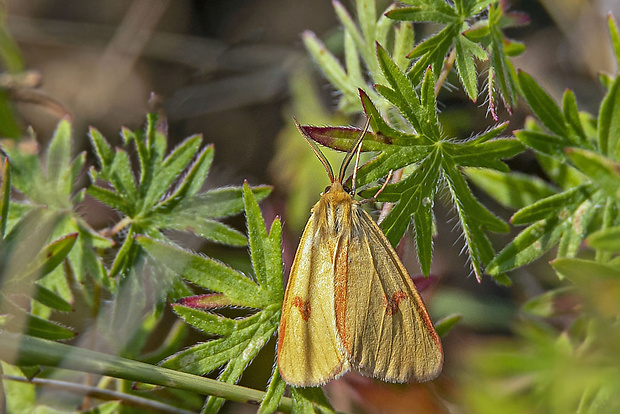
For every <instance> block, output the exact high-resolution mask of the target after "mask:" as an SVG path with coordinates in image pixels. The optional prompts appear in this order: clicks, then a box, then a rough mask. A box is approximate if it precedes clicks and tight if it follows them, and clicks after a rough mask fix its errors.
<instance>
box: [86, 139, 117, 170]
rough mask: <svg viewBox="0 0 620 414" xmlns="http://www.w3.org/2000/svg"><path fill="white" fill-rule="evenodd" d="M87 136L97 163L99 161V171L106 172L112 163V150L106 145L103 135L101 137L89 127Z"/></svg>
mask: <svg viewBox="0 0 620 414" xmlns="http://www.w3.org/2000/svg"><path fill="white" fill-rule="evenodd" d="M88 135H89V138H90V142H91V144H92V146H93V148H94V149H95V154H96V155H97V161H99V166H100V169H101V171H108V170H109V169H110V167H111V166H112V163H113V162H114V150H113V149H112V147H111V146H110V144H108V142H107V141H106V139H105V138H104V137H103V135H101V133H100V132H99V131H97V130H96V129H95V128H93V127H90V129H89V133H88ZM106 177H107V176H106ZM102 178H105V177H102Z"/></svg>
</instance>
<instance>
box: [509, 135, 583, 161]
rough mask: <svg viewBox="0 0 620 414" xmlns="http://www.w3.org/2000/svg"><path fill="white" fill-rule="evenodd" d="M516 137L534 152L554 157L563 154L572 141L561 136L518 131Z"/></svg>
mask: <svg viewBox="0 0 620 414" xmlns="http://www.w3.org/2000/svg"><path fill="white" fill-rule="evenodd" d="M515 136H516V137H517V138H518V139H519V141H521V142H522V143H523V144H524V145H527V146H528V147H530V148H532V149H533V150H534V151H538V152H540V153H542V154H545V155H551V156H554V157H557V156H558V155H561V154H563V152H564V148H566V147H567V146H568V145H570V144H571V143H570V141H568V140H566V139H564V138H562V137H560V136H557V135H549V134H545V133H543V132H538V131H527V130H521V131H516V132H515Z"/></svg>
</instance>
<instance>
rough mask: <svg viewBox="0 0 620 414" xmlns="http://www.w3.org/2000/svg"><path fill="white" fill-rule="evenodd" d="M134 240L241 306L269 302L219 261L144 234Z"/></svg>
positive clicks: (151, 253) (154, 254)
mask: <svg viewBox="0 0 620 414" xmlns="http://www.w3.org/2000/svg"><path fill="white" fill-rule="evenodd" d="M136 241H138V243H139V244H140V245H141V246H142V247H143V248H144V249H145V250H146V251H147V252H148V253H149V254H150V255H151V256H152V257H153V259H154V260H157V261H159V262H160V263H162V264H164V265H165V266H166V267H168V268H169V269H170V270H172V271H174V272H175V273H177V274H179V275H183V277H184V278H185V279H187V280H189V281H191V282H192V283H195V284H197V285H199V286H201V287H204V288H206V289H209V290H212V291H214V292H221V293H224V294H225V295H226V296H228V297H230V299H231V300H233V301H234V302H235V303H239V304H243V306H247V307H252V308H257V309H260V308H263V307H264V306H266V305H267V304H268V303H269V302H268V301H267V300H265V299H264V298H263V297H262V294H261V293H262V292H261V291H260V288H259V286H258V285H256V284H255V283H254V282H253V281H251V280H250V279H248V278H247V277H245V276H244V275H242V274H241V273H239V272H237V271H235V270H233V269H231V268H230V267H228V266H226V265H224V264H222V263H220V262H217V261H215V260H213V259H210V258H207V257H202V256H198V255H196V254H193V253H190V252H189V251H186V250H183V249H181V248H179V247H176V246H172V245H170V244H166V243H162V242H157V241H155V240H152V239H150V238H148V237H145V236H137V237H136Z"/></svg>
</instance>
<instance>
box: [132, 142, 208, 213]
mask: <svg viewBox="0 0 620 414" xmlns="http://www.w3.org/2000/svg"><path fill="white" fill-rule="evenodd" d="M201 142H202V139H201V137H200V136H194V137H190V138H187V139H186V140H185V141H183V142H182V143H181V144H179V146H177V147H176V148H175V149H174V151H172V152H171V153H170V155H168V156H167V157H166V159H165V160H164V162H163V163H162V165H161V168H158V169H157V170H156V171H155V173H154V177H153V182H152V184H151V185H149V186H148V187H147V190H146V195H145V196H144V205H145V206H153V205H155V203H157V201H159V199H160V198H162V197H163V196H164V195H165V194H166V192H167V191H168V190H169V189H168V187H170V185H172V183H173V182H175V181H176V180H178V178H179V176H180V175H181V173H182V172H183V170H185V168H186V167H187V165H188V164H189V162H190V161H191V160H192V158H194V157H195V155H196V152H197V151H198V148H199V147H200V143H201ZM203 181H204V178H203V179H202V180H201V181H200V184H201V185H202V182H203Z"/></svg>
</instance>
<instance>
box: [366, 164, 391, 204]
mask: <svg viewBox="0 0 620 414" xmlns="http://www.w3.org/2000/svg"><path fill="white" fill-rule="evenodd" d="M393 172H394V170H390V172H389V173H388V175H387V178H386V179H385V182H384V183H383V185H382V186H381V188H380V189H379V190H377V192H376V193H375V195H374V196H372V197H371V198H366V199H364V200H360V203H362V204H364V203H371V202H373V201H377V197H379V194H381V193H382V192H383V190H385V187H387V185H388V184H389V183H390V180H391V179H392V173H393Z"/></svg>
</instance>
